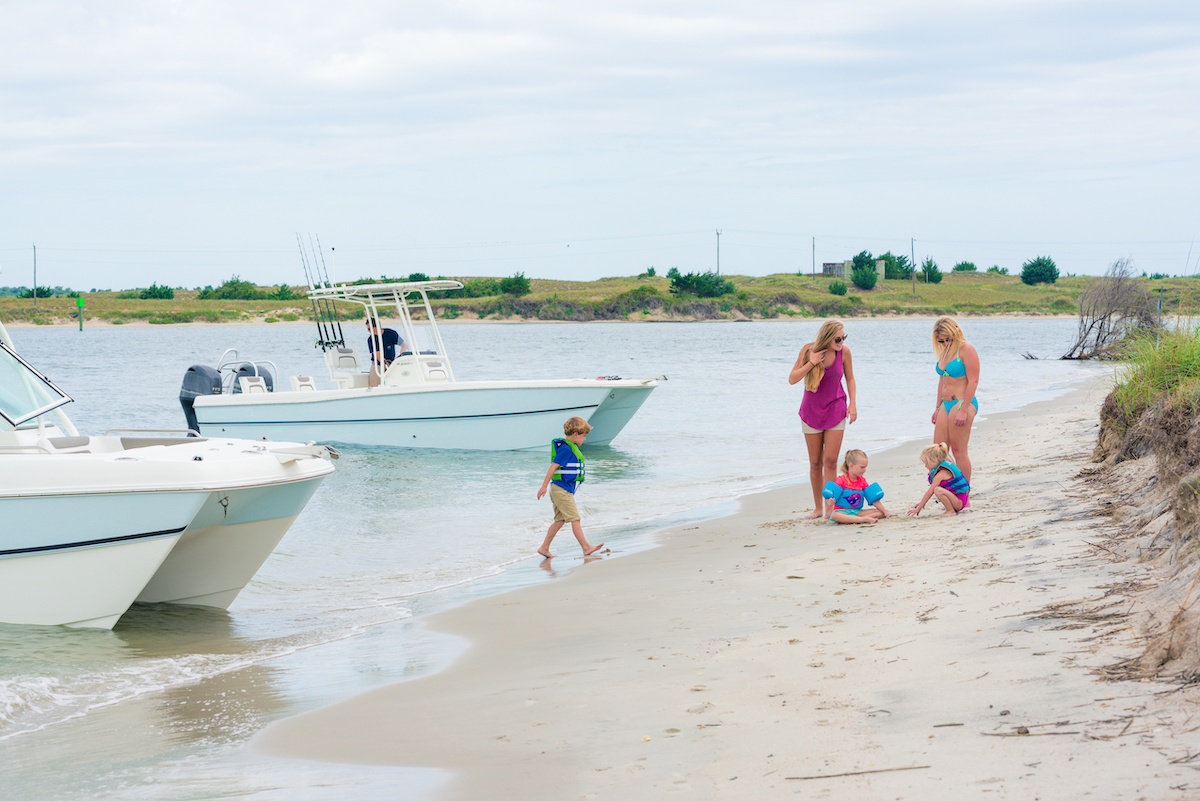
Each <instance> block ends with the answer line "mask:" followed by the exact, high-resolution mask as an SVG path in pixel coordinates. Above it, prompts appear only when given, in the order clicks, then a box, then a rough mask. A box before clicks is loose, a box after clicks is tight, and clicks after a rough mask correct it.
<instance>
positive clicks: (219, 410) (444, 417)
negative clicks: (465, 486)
mask: <svg viewBox="0 0 1200 801" xmlns="http://www.w3.org/2000/svg"><path fill="white" fill-rule="evenodd" d="M657 385H658V384H657V382H656V381H653V380H650V381H640V380H619V381H587V380H578V381H545V382H536V381H528V382H454V383H450V384H445V385H439V386H422V387H418V388H410V387H390V386H385V387H375V388H371V389H349V390H318V391H315V392H282V393H260V394H255V395H212V396H207V397H200V398H197V399H196V400H195V403H194V407H193V408H194V411H195V415H196V421H197V424H198V425H199V426H200V430H201V433H202V434H205V435H208V436H231V437H244V438H247V439H259V438H263V437H266V438H268V439H287V440H299V441H305V440H309V441H316V442H337V443H347V444H353V445H372V446H374V445H383V446H390V447H404V448H446V449H464V450H497V451H500V450H530V449H541V448H545V447H546V443H548V442H549V441H550V440H551V439H553V438H554V437H560V436H562V424H563V421H564V420H566V419H567V418H568V417H572V416H579V417H582V418H583V419H585V420H588V421H589V422H591V419H592V418H593V417H594V416H596V415H597V412H600V411H601V410H604V409H609V411H607V412H604V413H603V415H602V419H603V423H604V426H603V428H604V430H603V433H602V436H601V437H599V440H601V441H598V442H596V443H595V444H601V445H603V444H607V443H608V442H610V441H611V440H612V438H613V437H615V436H616V435H617V434H618V433H619V432H620V430H621V428H622V427H623V426H624V425H625V423H626V422H628V420H629V418H630V417H632V415H633V413H634V412H636V411H637V408H638V407H639V406H640V405H641V403H642V402H643V401H644V400H645V399H646V397H647V396H648V395H649V394H650V392H651V391H653V389H654V388H655V387H656V386H657Z"/></svg>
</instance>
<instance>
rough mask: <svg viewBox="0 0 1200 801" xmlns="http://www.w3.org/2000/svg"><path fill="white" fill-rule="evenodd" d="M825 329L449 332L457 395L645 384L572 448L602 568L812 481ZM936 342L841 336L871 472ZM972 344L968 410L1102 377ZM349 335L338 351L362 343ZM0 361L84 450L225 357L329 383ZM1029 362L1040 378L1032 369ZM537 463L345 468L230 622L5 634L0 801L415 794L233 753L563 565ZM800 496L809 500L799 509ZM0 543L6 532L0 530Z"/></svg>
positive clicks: (197, 615) (359, 461)
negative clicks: (972, 393) (583, 464)
mask: <svg viewBox="0 0 1200 801" xmlns="http://www.w3.org/2000/svg"><path fill="white" fill-rule="evenodd" d="M819 325H820V321H819V320H815V321H805V322H770V323H742V324H732V323H689V324H637V325H631V324H600V323H592V324H521V325H482V324H462V325H447V326H445V327H444V329H443V332H442V333H443V336H444V339H445V341H446V346H447V349H448V350H449V353H450V356H451V359H452V360H453V365H454V369H455V373H456V375H457V376H458V377H459V378H460V379H472V378H501V377H520V378H551V377H592V376H598V375H618V374H619V375H622V376H625V377H634V376H653V375H660V374H665V375H667V376H669V379H670V380H669V381H667V382H666V383H665V384H664V385H663V386H661V387H660V388H659V389H657V390H655V392H654V393H653V394H652V395H651V396H650V399H649V400H648V401H647V402H646V404H645V406H643V407H642V410H641V411H640V412H639V414H638V415H637V416H636V417H635V418H634V420H633V421H632V422H631V423H630V424H629V426H627V427H626V429H625V430H624V432H623V433H622V434H621V435H620V436H619V437H618V438H617V439H616V440H615V441H614V443H613V445H612V447H610V448H601V449H592V450H591V451H590V452H589V454H588V475H589V481H588V483H587V484H586V485H585V487H584V488H583V490H582V491H581V494H580V496H579V501H580V504H581V511H582V513H583V516H584V525H585V530H586V531H587V532H588V537H589V539H591V540H592V542H600V541H604V542H605V543H606V544H607V545H608V546H609V547H611V548H612V550H613V552H614V553H616V554H620V553H628V552H632V551H635V550H640V549H644V548H647V547H652V546H653V542H654V539H653V532H654V531H655V530H656V529H659V528H662V527H663V526H664V525H667V524H672V523H677V522H680V521H682V520H686V519H691V518H697V517H704V516H711V515H713V514H718V513H722V512H726V511H732V509H733V501H734V500H735V499H736V498H737V497H738V496H740V495H743V494H746V493H749V492H753V491H755V490H759V489H762V488H764V487H768V486H771V485H775V484H780V483H793V482H797V481H802V480H806V479H807V463H806V460H805V453H804V446H803V437H802V435H801V433H800V427H799V421H798V419H797V416H796V409H797V407H798V406H799V402H800V394H801V393H800V389H798V388H796V387H790V386H788V384H787V380H786V378H787V373H788V370H789V369H790V368H791V365H792V363H793V361H794V360H795V358H796V354H797V352H798V350H799V347H800V345H802V344H803V343H804V342H806V341H809V340H810V339H811V338H812V337H813V335H814V334H815V333H816V330H817V328H818V327H819ZM930 326H931V324H930V322H929V321H913V320H883V319H872V320H861V321H851V322H850V323H849V324H848V326H847V333H848V334H849V340H848V342H847V344H848V345H849V346H850V348H851V350H852V352H853V355H854V365H855V374H856V377H857V379H858V408H859V414H860V419H859V422H857V423H856V424H855V425H854V426H852V427H851V429H850V430H849V431H848V432H847V436H846V440H845V446H846V447H859V448H863V449H864V450H866V451H867V452H868V453H873V452H877V451H878V450H880V449H883V448H885V447H888V446H889V445H893V444H896V443H899V442H901V441H905V440H908V439H912V438H914V437H924V436H928V435H929V434H930V433H931V427H930V425H929V422H928V414H929V409H930V408H931V407H932V403H933V396H934V393H935V389H936V376H935V374H934V371H933V357H932V354H931V352H930ZM964 329H965V330H966V332H967V336H968V338H969V339H970V340H971V341H972V342H973V343H974V344H975V345H976V347H977V348H978V349H979V352H980V356H981V359H982V363H983V370H984V372H983V377H982V381H981V385H980V390H979V402H980V406H981V410H982V411H981V414H982V416H985V417H986V416H987V415H988V414H990V413H995V412H999V411H1004V410H1011V409H1016V408H1019V407H1021V406H1022V405H1024V404H1026V403H1029V402H1032V401H1035V400H1042V399H1047V398H1050V397H1053V396H1055V395H1058V394H1061V393H1063V392H1065V391H1066V390H1067V389H1068V388H1069V387H1071V386H1072V385H1073V384H1076V383H1078V382H1080V381H1081V380H1084V379H1086V378H1088V377H1091V376H1094V375H1096V374H1097V373H1099V372H1103V371H1104V370H1105V368H1104V366H1102V365H1090V364H1081V363H1077V362H1061V361H1057V360H1054V358H1055V357H1057V356H1058V355H1060V354H1061V353H1063V352H1064V351H1066V350H1067V348H1068V346H1069V345H1070V342H1071V340H1072V337H1073V334H1074V331H1075V322H1074V321H1073V320H980V321H967V322H966V323H965V324H964ZM352 330H354V331H355V333H357V327H354V328H353V329H352ZM12 335H13V339H14V340H15V343H16V346H17V348H18V350H19V352H21V353H22V355H24V356H25V357H26V358H27V359H28V360H29V361H30V362H31V363H33V364H34V365H35V366H36V367H38V368H39V369H41V370H42V371H43V372H45V373H46V374H47V375H49V376H50V377H51V379H52V380H54V381H55V382H56V383H57V384H58V385H59V386H60V387H61V388H62V389H63V390H64V391H66V392H67V393H68V394H70V395H71V396H72V397H74V398H75V400H76V403H74V404H71V406H69V407H68V410H69V412H70V414H71V415H72V417H73V419H74V420H75V422H76V425H77V426H78V427H79V429H80V431H81V432H83V433H101V432H103V431H105V430H107V429H111V428H130V427H136V428H181V427H182V426H183V414H182V412H181V411H180V408H179V403H178V394H179V386H180V382H181V380H182V376H183V373H184V370H186V368H187V367H188V366H189V365H191V364H196V363H203V364H215V363H216V361H217V359H218V357H219V356H220V354H221V352H222V351H223V350H224V349H225V348H226V347H230V346H236V347H237V348H238V349H239V353H240V355H241V356H242V357H243V358H252V359H255V360H259V359H269V360H271V361H274V362H275V364H276V365H277V366H278V367H279V370H280V372H281V374H282V376H284V379H283V382H282V383H283V384H284V385H285V386H286V376H288V375H313V376H317V377H318V385H322V380H323V378H324V377H325V376H326V373H325V370H324V367H323V363H322V360H321V355H320V352H319V351H318V350H315V349H313V347H312V340H313V331H312V330H311V329H309V328H307V327H300V326H278V327H276V326H254V327H249V326H247V327H233V326H211V327H187V328H173V327H147V328H105V329H99V328H97V329H92V330H87V329H85V330H84V331H83V332H82V333H81V332H79V331H78V330H76V329H69V328H68V329H50V330H47V329H40V328H35V329H20V330H16V331H13V332H12ZM1025 352H1031V353H1033V354H1035V355H1037V356H1040V357H1042V358H1043V359H1045V360H1039V361H1030V360H1026V359H1025V358H1023V356H1022V354H1024V353H1025ZM547 464H548V455H546V454H539V453H498V454H497V453H466V452H435V451H398V450H388V449H358V450H355V449H346V450H345V452H344V453H343V457H342V459H341V460H340V461H339V462H338V463H337V467H338V469H337V471H336V473H335V474H334V475H333V476H332V477H330V478H329V479H327V480H326V482H325V484H324V485H323V486H322V487H321V489H320V490H319V491H318V493H317V495H316V496H315V497H314V499H313V501H312V502H311V503H310V504H309V506H308V508H307V509H306V510H305V512H304V514H303V515H301V517H300V519H299V520H298V521H297V522H296V524H295V526H294V527H293V528H292V530H291V531H290V532H289V534H288V535H287V536H286V537H285V538H284V540H283V542H282V543H281V545H280V547H279V548H278V549H277V551H276V552H275V554H274V555H273V556H272V557H271V558H270V559H269V560H268V561H267V563H266V564H265V565H264V567H263V569H262V571H261V572H260V573H259V575H258V577H257V578H256V579H255V581H254V582H252V583H251V585H250V586H249V587H247V588H246V590H245V591H244V592H243V593H242V595H241V596H240V597H239V598H238V600H237V602H236V603H235V604H234V605H233V607H232V608H231V609H230V610H229V612H228V613H225V612H214V611H211V610H202V609H187V608H171V607H163V608H156V607H135V609H134V610H133V611H132V612H131V613H130V614H128V615H126V616H125V618H123V619H122V621H121V623H120V624H118V626H117V628H116V629H115V630H114V631H112V632H90V631H69V630H62V629H56V628H29V627H11V626H10V627H5V626H0V758H2V759H3V764H4V765H5V770H4V771H3V775H2V776H0V796H2V797H3V798H6V799H9V798H12V799H16V798H48V797H54V798H64V799H74V798H79V799H83V798H93V799H94V798H118V797H119V798H122V799H129V798H135V799H142V798H144V799H167V798H170V799H208V798H242V799H245V798H254V799H268V798H270V799H274V798H280V799H282V798H287V799H304V798H343V797H352V796H353V797H366V798H373V797H379V796H380V795H385V794H386V795H387V797H396V788H397V787H398V786H399V787H402V788H403V790H404V791H403V793H402V796H403V797H418V798H419V797H421V796H423V795H426V794H427V788H428V787H432V786H436V784H437V783H438V782H439V781H441V780H442V778H443V777H441V776H439V775H438V774H437V773H435V772H432V771H412V770H396V769H382V768H381V769H368V768H361V767H353V766H347V767H342V766H329V765H315V764H308V763H293V762H289V761H284V760H267V759H262V758H260V757H256V756H254V755H252V754H250V753H249V752H248V750H247V749H246V748H245V743H246V741H247V740H248V739H249V738H250V737H251V736H252V735H253V734H254V733H255V732H256V731H259V730H260V729H261V728H262V727H263V726H265V725H266V724H267V723H269V722H270V721H272V720H275V719H278V718H280V717H282V716H286V715H290V714H295V713H296V712H299V711H303V710H306V709H309V708H312V707H314V706H316V705H320V704H325V703H328V702H330V701H333V700H336V699H338V698H341V697H344V696H346V695H348V694H351V693H354V692H357V691H360V690H363V689H367V688H369V687H373V686H377V685H379V684H383V683H388V682H392V681H397V680H400V679H403V678H405V677H408V676H412V675H416V674H420V673H423V672H427V671H430V670H435V669H437V668H438V667H439V666H441V665H444V664H445V663H446V662H447V661H449V660H450V659H452V658H453V656H454V654H455V653H457V651H458V649H459V648H461V647H462V645H463V644H462V643H455V642H452V641H449V640H447V639H446V638H443V637H432V636H430V635H428V634H426V633H424V632H423V631H422V630H421V629H420V627H419V626H418V625H415V621H414V619H413V618H414V616H415V615H420V614H422V613H424V612H428V611H433V610H436V609H441V608H445V607H447V606H450V605H454V604H458V603H462V602H464V601H466V600H470V599H471V598H474V597H478V596H480V595H485V594H490V593H495V592H500V591H503V590H505V589H508V588H511V587H516V586H522V585H526V584H529V583H533V582H540V581H548V580H553V579H554V577H555V575H562V574H563V573H565V572H567V571H569V570H571V569H573V567H575V566H578V565H579V564H580V562H579V559H578V556H577V551H575V550H574V549H575V545H574V541H573V539H572V538H571V537H570V536H569V532H568V533H566V534H562V535H560V538H559V540H558V541H556V551H557V552H558V553H560V554H562V556H560V558H558V559H555V560H554V571H553V572H549V571H546V570H543V569H541V568H540V566H539V560H537V559H534V558H531V555H532V554H533V551H534V549H535V548H536V547H537V545H538V544H539V543H540V541H541V537H542V535H543V533H544V530H545V526H546V525H547V524H548V522H549V517H548V512H549V502H548V501H543V502H538V501H537V500H536V499H535V497H534V496H535V492H536V490H537V488H538V486H539V484H540V482H541V478H542V475H543V474H544V472H545V468H546V465H547ZM798 493H799V495H800V497H803V498H807V497H808V496H807V488H802V489H799V490H798ZM0 525H2V523H0Z"/></svg>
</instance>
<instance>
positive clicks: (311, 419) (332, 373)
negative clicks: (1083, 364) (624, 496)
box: [180, 279, 665, 450]
mask: <svg viewBox="0 0 1200 801" xmlns="http://www.w3.org/2000/svg"><path fill="white" fill-rule="evenodd" d="M309 287H310V288H309V292H308V295H309V297H310V298H311V299H312V301H313V305H314V308H315V309H316V310H317V312H318V329H319V332H320V338H319V339H318V344H319V345H320V346H321V348H322V349H323V350H324V353H325V365H326V367H327V368H328V370H329V378H330V381H331V383H332V384H333V386H332V388H318V387H317V385H316V383H315V381H314V380H313V377H312V376H291V377H290V380H289V385H290V386H289V389H290V391H284V390H283V387H281V386H279V385H278V382H277V381H276V379H277V377H278V371H277V370H273V365H272V364H271V363H270V362H265V361H258V362H255V361H248V360H243V359H241V358H240V357H239V356H238V354H237V352H236V351H235V350H228V351H226V352H225V354H224V356H222V358H221V360H220V362H219V363H218V364H217V366H216V367H215V368H214V367H211V366H207V365H194V366H192V367H191V368H189V369H188V371H187V373H186V374H185V376H184V381H183V388H182V391H181V393H180V402H181V403H182V405H183V408H184V413H185V414H186V415H187V418H188V427H189V428H193V429H196V430H198V431H199V432H200V433H201V434H204V435H206V436H233V437H247V438H262V437H266V438H269V439H291V440H301V441H307V440H313V441H316V442H338V443H350V444H355V445H388V446H395V447H406V448H460V449H471V450H527V449H542V448H546V447H547V445H548V443H549V442H550V440H551V439H553V438H554V437H560V436H562V424H563V421H564V420H566V419H567V418H568V417H571V416H579V417H582V418H584V419H585V420H587V421H588V423H590V424H591V426H592V431H591V433H590V434H589V435H588V441H587V444H588V445H589V446H596V445H607V444H608V443H610V442H611V441H612V440H613V438H614V437H616V436H617V434H618V433H620V431H621V429H622V428H624V426H625V424H626V423H628V422H629V420H630V419H631V418H632V417H633V415H634V414H635V413H636V412H637V410H638V408H639V407H640V406H641V405H642V403H643V402H645V400H646V398H648V397H649V396H650V393H651V392H652V391H654V388H655V387H657V386H658V385H659V382H660V381H662V380H665V376H656V377H653V378H631V379H622V378H612V377H608V378H598V379H550V380H503V381H459V380H457V379H456V377H455V375H454V370H453V369H452V367H451V365H450V357H449V355H448V354H447V353H446V348H445V344H444V343H443V342H442V337H441V333H440V332H439V331H438V328H437V322H436V320H435V319H434V313H433V308H432V307H431V305H430V303H429V293H430V292H439V291H446V290H455V289H461V288H462V284H460V283H459V282H458V281H451V280H438V281H413V282H397V283H386V284H367V285H341V286H332V285H330V284H329V283H328V281H323V282H317V283H315V284H314V282H312V281H311V279H310V283H309ZM335 301H336V302H341V303H351V304H358V305H360V306H362V307H363V308H364V310H365V312H366V315H367V319H371V320H380V319H383V318H394V319H396V320H398V321H399V327H400V329H401V330H400V331H399V332H397V333H398V334H399V338H400V339H401V340H402V342H403V344H402V346H401V348H402V349H401V350H399V352H397V353H395V354H394V359H392V360H391V361H390V362H388V363H387V364H385V365H384V369H383V370H382V372H381V373H378V372H377V373H376V374H374V375H372V373H371V372H370V371H369V370H367V369H366V367H367V364H368V362H369V361H370V360H369V358H367V357H365V356H364V355H363V354H362V353H360V352H359V351H358V350H356V349H354V348H353V347H349V346H348V345H347V343H346V340H345V338H344V337H343V336H342V332H341V324H340V322H338V319H339V317H338V315H337V314H336V313H334V306H333V304H334V302H335ZM364 333H365V332H364ZM373 336H374V338H375V340H374V342H373V343H372V344H373V347H372V348H371V350H372V351H374V352H375V353H382V354H384V355H385V356H387V355H388V351H387V345H388V343H387V342H386V341H384V339H383V336H384V335H383V334H380V333H378V329H377V332H376V333H375V334H374V335H373Z"/></svg>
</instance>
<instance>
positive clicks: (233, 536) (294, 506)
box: [137, 464, 328, 609]
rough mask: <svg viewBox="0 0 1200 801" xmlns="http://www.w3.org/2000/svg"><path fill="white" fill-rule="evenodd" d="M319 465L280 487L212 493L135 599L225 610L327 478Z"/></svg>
mask: <svg viewBox="0 0 1200 801" xmlns="http://www.w3.org/2000/svg"><path fill="white" fill-rule="evenodd" d="M318 467H319V464H314V465H309V466H308V468H309V470H308V472H309V473H310V474H311V475H308V476H306V477H304V478H301V479H298V480H295V481H290V482H287V483H283V484H273V485H271V486H265V487H253V488H247V489H240V490H234V491H222V492H214V493H212V495H211V496H209V499H208V501H207V502H206V503H205V504H204V506H203V507H202V508H201V509H200V512H199V513H198V514H197V515H196V518H195V520H193V522H192V524H191V525H189V526H188V528H187V530H186V531H184V532H183V536H182V537H180V539H179V542H178V543H177V544H176V545H175V547H174V548H173V549H172V550H171V553H170V554H169V555H168V556H167V558H166V559H165V560H164V561H163V563H162V566H161V567H159V569H158V570H157V571H156V572H155V573H154V576H153V577H152V578H151V579H150V581H149V583H148V584H147V585H146V587H145V589H143V590H142V592H141V594H139V595H138V597H137V600H138V601H140V602H142V603H177V604H189V605H194V606H212V607H216V608H218V609H228V608H229V605H230V604H232V603H233V602H234V600H235V599H236V598H237V596H238V594H239V593H240V592H241V591H242V590H243V589H244V588H245V586H246V585H247V584H248V583H250V580H251V579H253V578H254V575H255V574H256V573H257V572H258V570H259V568H261V567H262V565H263V563H264V562H265V561H266V560H267V558H268V557H269V556H270V555H271V553H272V552H273V551H274V550H275V547H276V546H277V545H278V544H279V541H280V540H282V539H283V535H284V534H286V533H287V531H288V529H289V528H291V525H292V523H293V522H295V520H296V517H297V516H298V515H299V514H300V511H301V510H302V509H303V508H304V507H305V505H306V504H307V503H308V501H309V499H310V498H312V496H313V493H314V492H316V490H317V487H318V486H320V484H321V481H322V480H323V479H324V478H325V476H326V475H327V472H328V471H326V470H320V471H318V470H317V469H316V468H318Z"/></svg>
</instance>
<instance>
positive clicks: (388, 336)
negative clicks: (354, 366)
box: [367, 328, 404, 364]
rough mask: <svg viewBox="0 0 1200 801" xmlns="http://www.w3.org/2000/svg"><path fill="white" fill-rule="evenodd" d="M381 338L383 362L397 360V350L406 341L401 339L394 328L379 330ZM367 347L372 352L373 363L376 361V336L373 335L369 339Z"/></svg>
mask: <svg viewBox="0 0 1200 801" xmlns="http://www.w3.org/2000/svg"><path fill="white" fill-rule="evenodd" d="M379 337H380V339H382V340H383V361H384V363H385V364H386V363H387V362H390V361H392V360H393V359H395V358H396V348H397V347H399V345H400V343H401V342H403V341H404V340H402V339H400V335H399V334H397V333H396V331H395V329H392V328H381V329H379ZM367 347H368V348H369V349H370V351H371V361H375V335H374V334H371V335H370V336H368V337H367Z"/></svg>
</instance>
